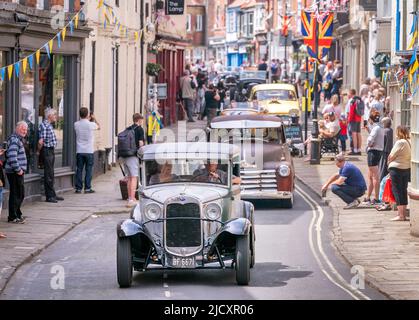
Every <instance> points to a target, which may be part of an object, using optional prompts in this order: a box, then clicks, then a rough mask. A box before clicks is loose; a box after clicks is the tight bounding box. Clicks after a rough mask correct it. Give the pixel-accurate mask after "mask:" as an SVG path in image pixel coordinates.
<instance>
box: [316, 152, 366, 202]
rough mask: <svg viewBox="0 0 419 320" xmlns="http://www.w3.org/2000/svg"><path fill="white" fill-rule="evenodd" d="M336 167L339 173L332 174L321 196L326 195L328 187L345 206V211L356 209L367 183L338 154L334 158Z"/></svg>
mask: <svg viewBox="0 0 419 320" xmlns="http://www.w3.org/2000/svg"><path fill="white" fill-rule="evenodd" d="M335 162H336V166H337V167H338V168H339V169H340V170H339V173H337V174H334V175H333V176H332V177H330V179H329V180H328V181H327V183H326V184H325V185H324V186H323V188H322V193H323V195H325V194H326V192H327V189H328V188H329V186H332V192H333V193H334V194H336V195H337V196H338V197H339V198H341V199H342V200H343V201H345V203H346V204H347V206H346V207H345V208H344V209H345V210H348V209H354V208H358V207H359V205H360V204H361V202H360V201H359V200H358V199H359V198H361V197H362V196H363V195H364V194H365V191H367V183H366V182H365V179H364V176H363V175H362V173H361V170H359V169H358V168H357V167H356V166H355V165H353V164H352V163H350V162H347V161H346V159H345V156H344V155H342V154H340V155H338V156H337V157H336V160H335Z"/></svg>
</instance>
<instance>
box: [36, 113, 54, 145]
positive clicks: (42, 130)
mask: <svg viewBox="0 0 419 320" xmlns="http://www.w3.org/2000/svg"><path fill="white" fill-rule="evenodd" d="M39 139H43V140H44V147H45V148H55V147H57V137H56V136H55V132H54V128H53V127H52V125H51V123H49V122H48V120H44V121H43V122H42V123H41V125H40V126H39Z"/></svg>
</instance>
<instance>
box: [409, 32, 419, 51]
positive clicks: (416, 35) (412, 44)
mask: <svg viewBox="0 0 419 320" xmlns="http://www.w3.org/2000/svg"><path fill="white" fill-rule="evenodd" d="M417 37H418V32H417V31H415V33H414V34H413V37H412V40H411V41H410V44H409V47H408V50H410V49H412V48H413V46H414V45H415V43H416V39H417Z"/></svg>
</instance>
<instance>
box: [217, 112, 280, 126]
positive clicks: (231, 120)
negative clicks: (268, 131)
mask: <svg viewBox="0 0 419 320" xmlns="http://www.w3.org/2000/svg"><path fill="white" fill-rule="evenodd" d="M282 124H283V122H282V120H281V119H280V118H278V117H275V116H266V115H255V114H243V115H233V116H223V117H217V118H214V119H213V120H212V122H211V128H212V129H264V128H280V127H281V126H282Z"/></svg>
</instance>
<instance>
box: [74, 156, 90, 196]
mask: <svg viewBox="0 0 419 320" xmlns="http://www.w3.org/2000/svg"><path fill="white" fill-rule="evenodd" d="M93 163H94V157H93V154H88V153H78V154H77V172H76V190H80V191H82V190H83V171H84V169H86V176H85V179H84V190H91V189H92V177H93Z"/></svg>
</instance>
